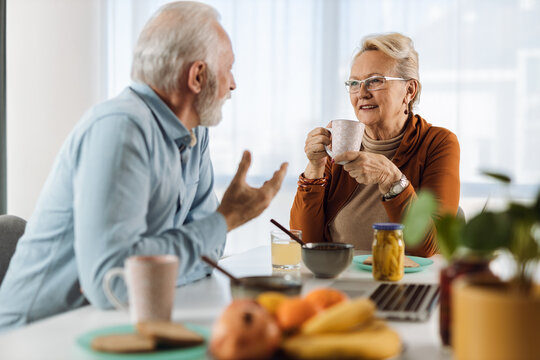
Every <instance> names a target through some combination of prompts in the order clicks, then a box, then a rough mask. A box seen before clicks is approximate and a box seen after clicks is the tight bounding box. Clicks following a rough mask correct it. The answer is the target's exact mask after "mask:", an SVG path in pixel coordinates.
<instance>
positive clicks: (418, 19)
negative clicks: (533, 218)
mask: <svg viewBox="0 0 540 360" xmlns="http://www.w3.org/2000/svg"><path fill="white" fill-rule="evenodd" d="M165 2H166V1H159V0H145V1H129V0H110V1H109V3H108V27H109V29H108V34H109V37H108V40H109V43H108V44H109V45H108V50H109V52H108V61H109V67H108V79H109V94H110V95H111V96H113V95H115V94H117V93H118V92H119V91H121V89H122V88H124V87H125V86H126V85H128V84H129V83H130V80H129V70H130V65H131V54H132V49H133V45H134V43H135V41H136V38H137V35H138V33H139V31H140V30H141V28H142V26H143V25H144V23H145V21H146V20H147V19H148V17H149V15H150V14H151V13H152V12H154V11H155V10H156V9H157V8H158V7H159V6H160V5H161V4H163V3H165ZM204 2H206V3H208V4H210V5H212V6H214V7H215V8H216V9H217V10H218V11H219V12H220V14H221V17H222V23H223V25H224V27H225V29H226V30H227V32H228V33H229V35H230V37H231V40H232V43H233V48H234V51H235V56H236V63H235V65H234V68H233V72H234V75H235V77H236V81H237V85H238V88H237V90H236V91H234V93H233V97H232V100H230V101H229V102H228V103H227V105H226V106H225V108H224V120H223V122H222V123H221V124H220V125H219V126H218V127H217V128H214V129H212V130H211V134H212V139H211V151H212V158H213V163H214V168H215V173H216V179H217V183H218V191H223V189H224V187H225V186H226V185H227V184H228V182H229V180H230V178H231V177H232V175H233V174H234V172H235V171H236V167H237V163H238V161H239V159H240V156H241V152H242V150H243V149H250V150H251V151H252V152H253V160H254V161H253V164H252V168H251V169H250V172H249V175H250V178H249V179H250V183H251V184H253V185H259V184H260V183H261V182H262V181H263V180H264V179H266V178H267V177H269V176H271V174H272V172H273V171H274V169H276V168H277V167H278V166H279V164H280V163H281V162H282V161H288V162H289V163H290V167H289V172H288V176H287V180H286V182H285V185H284V188H283V190H282V193H281V194H280V196H281V199H280V200H279V199H278V200H277V201H276V202H277V204H275V205H273V208H271V210H269V211H270V213H271V214H270V216H276V217H278V218H279V220H278V221H281V222H284V223H287V222H288V212H289V209H290V205H291V202H292V197H293V196H294V191H295V184H296V179H297V176H298V174H299V173H301V172H302V171H303V168H304V167H305V164H306V159H305V156H304V153H303V147H304V141H305V136H306V134H307V132H308V131H309V130H311V129H312V128H314V127H316V126H325V125H326V124H327V123H328V121H330V120H331V119H334V118H354V112H353V111H352V108H351V105H350V103H349V98H348V94H347V92H346V91H345V88H344V86H343V81H344V80H346V79H347V78H348V75H349V67H350V60H351V57H352V54H353V52H354V50H355V48H356V47H357V46H358V45H359V43H360V40H361V39H362V38H363V37H364V36H365V35H368V34H371V33H379V32H394V31H397V32H401V33H404V34H406V35H408V36H410V37H411V38H412V39H413V40H414V42H415V47H416V49H417V51H418V53H419V56H420V81H421V82H422V86H423V89H422V94H421V99H420V104H419V106H418V108H417V109H416V112H417V113H419V114H420V115H422V116H423V117H424V118H426V119H427V120H428V121H429V122H431V123H432V124H433V125H436V126H443V127H446V128H448V129H450V130H452V131H454V132H455V133H456V134H457V135H458V138H459V141H460V144H461V180H462V196H464V197H467V196H483V197H487V196H488V195H490V194H492V193H493V192H495V191H496V190H497V189H498V187H496V186H494V185H493V184H492V183H490V182H489V181H487V180H486V179H485V178H484V177H482V176H481V175H480V173H479V170H481V169H490V170H498V171H503V172H505V173H507V174H509V175H511V176H512V177H513V178H514V181H515V184H516V186H514V187H513V189H512V190H513V191H514V193H515V195H517V196H522V197H529V198H530V197H531V196H534V195H535V192H536V189H537V184H538V183H539V180H540V162H539V161H538V160H537V155H538V154H540V141H539V140H538V139H540V22H539V21H538V19H539V18H540V2H539V1H538V0H519V1H509V0H408V1H403V0H380V1H368V0H339V1H332V0H256V1H254V0H214V1H204ZM267 217H268V216H267ZM259 221H261V222H262V221H265V222H266V221H267V218H266V219H263V220H259ZM251 226H257V230H258V231H259V234H263V233H264V231H266V228H267V227H268V228H269V226H267V225H266V223H265V225H264V230H263V231H261V228H263V226H262V225H251ZM254 230H255V229H254V228H252V229H250V230H249V229H248V230H245V231H246V234H248V232H249V231H254ZM234 234H235V233H234V232H233V234H231V235H232V236H233V237H234ZM242 236H244V237H247V236H245V234H244V235H242ZM259 236H260V237H261V239H247V238H245V239H242V240H238V241H237V242H236V243H235V244H234V245H228V250H229V251H230V252H233V251H235V250H238V249H240V248H246V246H247V247H249V246H254V245H258V244H261V243H266V240H267V239H266V237H265V235H259ZM263 237H264V239H263ZM229 243H231V242H229Z"/></svg>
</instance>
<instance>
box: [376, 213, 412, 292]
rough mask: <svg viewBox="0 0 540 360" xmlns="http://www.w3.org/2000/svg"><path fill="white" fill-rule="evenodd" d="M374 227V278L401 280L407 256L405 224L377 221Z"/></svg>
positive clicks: (379, 279)
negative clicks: (404, 236) (404, 234)
mask: <svg viewBox="0 0 540 360" xmlns="http://www.w3.org/2000/svg"><path fill="white" fill-rule="evenodd" d="M373 229H374V230H373V245H372V251H373V266H372V272H373V278H374V279H375V280H378V281H398V280H401V278H403V273H404V266H403V261H404V257H405V244H404V242H403V225H402V224H397V223H376V224H373Z"/></svg>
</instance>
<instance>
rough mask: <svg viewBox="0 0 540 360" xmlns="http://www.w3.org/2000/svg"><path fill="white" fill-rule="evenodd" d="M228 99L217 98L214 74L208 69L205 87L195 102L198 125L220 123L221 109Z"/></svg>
mask: <svg viewBox="0 0 540 360" xmlns="http://www.w3.org/2000/svg"><path fill="white" fill-rule="evenodd" d="M227 99H228V97H225V98H223V99H218V98H217V80H216V76H215V75H214V72H213V71H211V70H210V69H208V81H207V85H206V86H205V87H204V88H203V89H202V91H201V93H200V94H199V96H198V97H197V100H195V110H196V111H197V114H199V123H200V125H201V126H206V127H209V126H216V125H217V124H219V123H220V122H221V119H222V118H223V114H222V113H221V108H222V107H223V104H224V103H225V101H226V100H227Z"/></svg>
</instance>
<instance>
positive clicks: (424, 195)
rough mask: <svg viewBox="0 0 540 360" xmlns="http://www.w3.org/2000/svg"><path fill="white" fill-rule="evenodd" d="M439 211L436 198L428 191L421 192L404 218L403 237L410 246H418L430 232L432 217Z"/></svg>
mask: <svg viewBox="0 0 540 360" xmlns="http://www.w3.org/2000/svg"><path fill="white" fill-rule="evenodd" d="M435 211H437V201H436V200H435V196H434V195H433V194H432V193H431V192H430V191H428V190H421V191H420V192H419V193H418V197H417V199H416V200H414V201H412V202H411V204H410V205H409V208H408V209H407V211H406V212H405V216H404V218H403V225H405V227H404V229H403V236H404V239H405V243H406V244H407V245H408V246H416V245H418V244H419V243H420V242H421V241H422V240H423V239H424V238H425V237H426V234H427V233H428V231H429V226H430V224H431V220H432V216H433V214H435Z"/></svg>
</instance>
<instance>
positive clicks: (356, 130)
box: [324, 119, 366, 165]
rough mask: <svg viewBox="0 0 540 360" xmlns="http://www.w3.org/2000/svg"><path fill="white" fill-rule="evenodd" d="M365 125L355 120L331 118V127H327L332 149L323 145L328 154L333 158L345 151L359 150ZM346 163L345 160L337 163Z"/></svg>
mask: <svg viewBox="0 0 540 360" xmlns="http://www.w3.org/2000/svg"><path fill="white" fill-rule="evenodd" d="M365 127H366V126H365V124H364V123H361V122H360V121H356V120H345V119H336V120H332V127H331V128H327V130H329V131H330V133H331V134H332V150H330V149H329V148H328V147H327V146H325V147H324V148H325V149H326V152H327V153H328V155H330V156H331V157H332V158H335V157H336V156H337V155H339V154H342V153H344V152H347V151H359V150H360V146H361V145H362V137H363V136H364V128H365ZM346 163H347V162H346V161H341V162H339V163H338V164H339V165H345V164H346Z"/></svg>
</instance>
